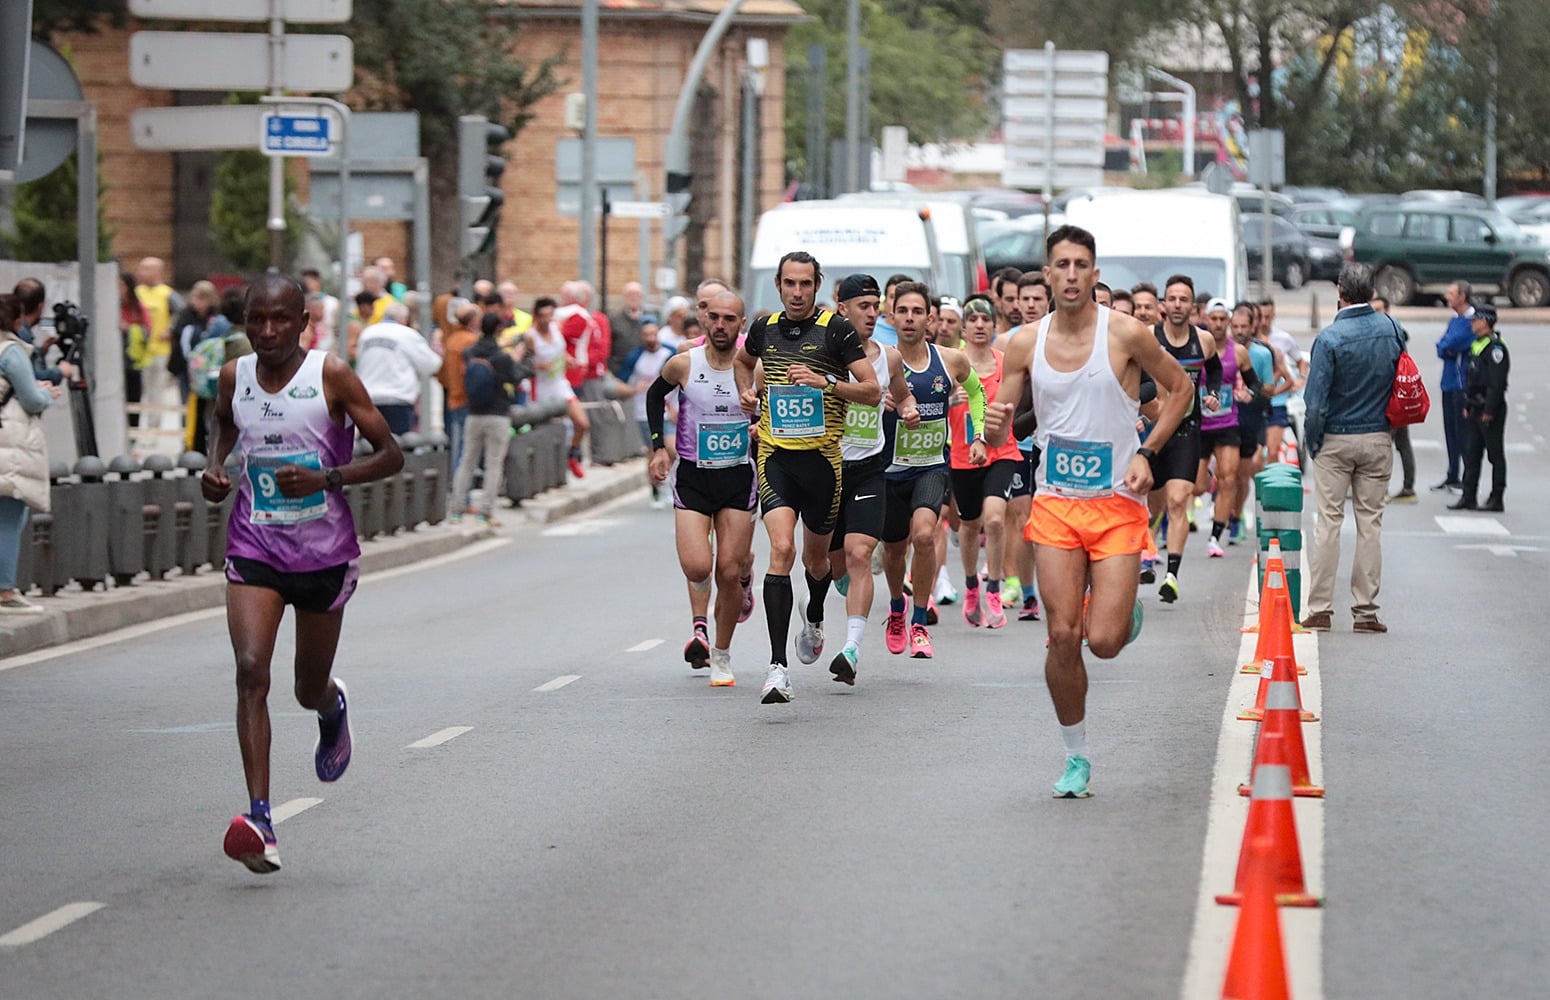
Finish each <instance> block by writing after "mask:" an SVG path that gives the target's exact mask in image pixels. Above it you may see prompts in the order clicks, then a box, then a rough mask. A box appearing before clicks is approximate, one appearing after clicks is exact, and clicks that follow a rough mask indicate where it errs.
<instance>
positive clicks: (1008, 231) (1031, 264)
mask: <svg viewBox="0 0 1550 1000" xmlns="http://www.w3.org/2000/svg"><path fill="white" fill-rule="evenodd" d="M1059 218H1060V216H1058V215H1056V216H1051V217H1050V228H1051V229H1054V228H1055V227H1056V226H1058V225H1060V223H1059V222H1057V221H1055V220H1057V219H1059ZM979 238H980V247H981V249H982V250H983V252H984V254H985V270H986V272H987V273H989V274H995V273H996V272H997V271H999V270H1001V269H1002V268H1003V267H1015V268H1017V269H1018V270H1019V271H1024V272H1027V271H1036V270H1038V269H1039V268H1041V267H1043V266H1044V214H1043V213H1042V212H1041V213H1039V214H1038V215H1024V216H1020V217H1018V218H1016V219H1007V220H1006V221H1005V222H986V223H981V224H980V227H979Z"/></svg>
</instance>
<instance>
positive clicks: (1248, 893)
mask: <svg viewBox="0 0 1550 1000" xmlns="http://www.w3.org/2000/svg"><path fill="white" fill-rule="evenodd" d="M1247 850H1248V852H1249V858H1250V867H1251V868H1252V869H1253V871H1254V873H1255V874H1254V876H1253V877H1252V878H1250V879H1249V884H1248V886H1247V887H1246V888H1245V890H1244V894H1243V912H1242V913H1240V914H1238V927H1237V929H1236V930H1234V931H1233V935H1232V956H1231V957H1230V958H1229V959H1228V960H1227V981H1226V982H1224V983H1223V984H1222V997H1223V1000H1290V997H1291V995H1292V994H1291V986H1290V983H1289V981H1288V980H1287V977H1286V950H1285V945H1284V943H1283V942H1282V940H1281V911H1280V910H1278V909H1276V901H1275V890H1274V889H1273V888H1272V886H1271V881H1270V874H1269V873H1270V867H1271V864H1272V861H1271V858H1272V856H1273V854H1274V850H1275V845H1274V843H1273V842H1272V841H1271V840H1270V838H1268V837H1256V838H1254V840H1253V842H1252V843H1250V844H1249V845H1248V847H1247Z"/></svg>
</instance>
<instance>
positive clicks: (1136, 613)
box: [1125, 597, 1146, 646]
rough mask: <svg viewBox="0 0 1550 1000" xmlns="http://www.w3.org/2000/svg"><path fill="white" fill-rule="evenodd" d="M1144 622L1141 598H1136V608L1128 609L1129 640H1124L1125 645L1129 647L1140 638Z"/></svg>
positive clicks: (1144, 613) (1144, 616)
mask: <svg viewBox="0 0 1550 1000" xmlns="http://www.w3.org/2000/svg"><path fill="white" fill-rule="evenodd" d="M1145 621H1146V612H1145V611H1143V610H1141V598H1139V597H1138V598H1136V606H1135V607H1133V608H1131V609H1130V638H1128V639H1126V640H1125V645H1127V646H1128V645H1130V644H1131V643H1133V642H1135V641H1136V640H1137V639H1138V638H1140V637H1141V625H1142V623H1143V622H1145Z"/></svg>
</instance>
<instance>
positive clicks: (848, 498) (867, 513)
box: [829, 452, 888, 552]
mask: <svg viewBox="0 0 1550 1000" xmlns="http://www.w3.org/2000/svg"><path fill="white" fill-rule="evenodd" d="M887 471H888V455H887V453H886V452H879V453H878V454H876V455H873V456H872V457H871V458H863V459H861V460H859V461H856V462H846V463H845V469H844V472H843V473H842V474H841V489H842V491H843V493H844V496H843V497H841V499H840V519H839V522H838V523H837V524H836V525H835V527H834V535H833V536H832V537H831V538H830V539H829V551H830V552H835V551H838V550H839V549H842V548H844V547H845V536H846V535H866V536H867V537H868V538H881V537H883V513H884V511H886V510H887V506H888V478H887V475H886V473H887Z"/></svg>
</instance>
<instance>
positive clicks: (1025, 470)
mask: <svg viewBox="0 0 1550 1000" xmlns="http://www.w3.org/2000/svg"><path fill="white" fill-rule="evenodd" d="M1012 465H1013V469H1012V493H1011V496H1013V497H1031V496H1033V493H1034V490H1035V489H1036V487H1037V484H1036V483H1035V482H1034V477H1035V475H1036V474H1037V473H1038V471H1039V449H1037V448H1035V449H1033V450H1032V451H1025V452H1023V457H1022V458H1019V459H1017V460H1016V461H1015V462H1013V463H1012Z"/></svg>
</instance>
